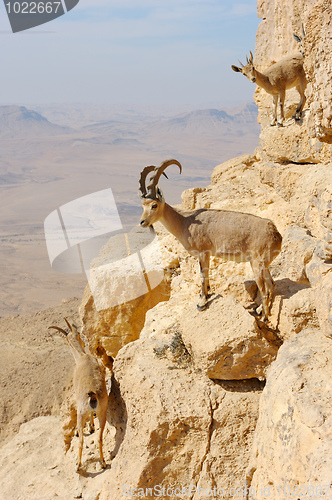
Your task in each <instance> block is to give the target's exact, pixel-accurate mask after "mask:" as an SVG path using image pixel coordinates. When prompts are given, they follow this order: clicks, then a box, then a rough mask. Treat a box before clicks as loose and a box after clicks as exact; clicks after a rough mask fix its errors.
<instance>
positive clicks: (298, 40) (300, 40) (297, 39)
mask: <svg viewBox="0 0 332 500" xmlns="http://www.w3.org/2000/svg"><path fill="white" fill-rule="evenodd" d="M293 37H294V38H295V40H296V41H297V42H299V43H301V42H302V38H301V37H300V36H299V35H295V33H293Z"/></svg>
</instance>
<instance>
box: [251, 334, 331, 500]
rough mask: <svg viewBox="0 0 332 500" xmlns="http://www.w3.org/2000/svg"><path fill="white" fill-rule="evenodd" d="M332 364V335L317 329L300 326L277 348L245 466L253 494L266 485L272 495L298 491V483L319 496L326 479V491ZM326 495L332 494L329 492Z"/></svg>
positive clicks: (258, 495) (260, 493)
mask: <svg viewBox="0 0 332 500" xmlns="http://www.w3.org/2000/svg"><path fill="white" fill-rule="evenodd" d="M331 370H332V343H331V340H329V339H327V338H326V337H324V336H323V335H319V334H317V332H316V331H314V332H312V331H310V330H303V331H302V332H301V333H299V334H298V335H297V336H296V337H294V338H293V339H291V340H288V341H287V342H285V343H284V345H283V346H282V347H281V348H280V350H279V353H278V357H277V359H276V361H275V362H274V363H273V364H272V366H271V369H270V371H269V372H268V376H267V383H266V387H265V389H264V391H263V394H262V398H261V400H260V410H259V415H260V416H259V420H258V424H257V427H256V431H255V438H254V444H253V449H252V455H251V460H250V466H249V468H248V471H247V475H248V486H250V487H251V488H252V493H254V495H253V497H254V498H256V499H261V498H262V499H263V498H265V497H266V496H267V495H268V489H270V494H269V496H270V498H279V496H280V497H282V498H284V497H285V498H287V497H288V496H289V495H292V494H294V495H296V496H299V495H300V486H303V488H305V489H306V492H305V491H304V490H302V495H303V496H305V495H307V496H312V497H313V498H320V497H321V496H322V495H323V493H322V490H323V489H324V485H325V493H326V490H327V489H328V486H327V485H330V482H331V470H332V457H331V453H330V450H331V446H332V435H331V425H332V403H331V395H330V388H331V380H330V379H331ZM309 486H311V487H312V490H310V492H309V491H308V488H309ZM262 488H267V490H266V492H265V496H264V490H262ZM278 488H279V490H278ZM284 488H285V489H284ZM319 488H321V489H319ZM289 491H290V493H288V492H289ZM292 492H293V493H292ZM324 498H332V495H331V492H329V493H328V494H327V495H326V496H324Z"/></svg>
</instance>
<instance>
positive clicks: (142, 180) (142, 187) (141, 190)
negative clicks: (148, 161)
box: [138, 165, 156, 198]
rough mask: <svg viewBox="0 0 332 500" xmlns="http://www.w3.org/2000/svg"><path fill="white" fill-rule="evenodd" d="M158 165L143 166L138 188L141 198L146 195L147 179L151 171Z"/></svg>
mask: <svg viewBox="0 0 332 500" xmlns="http://www.w3.org/2000/svg"><path fill="white" fill-rule="evenodd" d="M155 168H156V167H155V166H153V165H150V166H149V167H145V168H143V170H142V172H141V176H140V178H139V189H138V194H139V196H140V197H141V198H145V195H146V187H145V181H146V178H147V176H148V175H149V173H150V172H152V171H153V170H154V169H155Z"/></svg>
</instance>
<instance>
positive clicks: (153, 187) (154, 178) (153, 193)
mask: <svg viewBox="0 0 332 500" xmlns="http://www.w3.org/2000/svg"><path fill="white" fill-rule="evenodd" d="M170 165H177V166H178V167H179V168H180V174H181V172H182V166H181V163H180V162H178V161H177V160H174V159H172V160H165V161H163V162H162V163H161V164H160V166H159V167H158V168H156V169H155V171H154V173H153V174H152V175H151V179H150V184H149V185H148V186H147V196H148V197H149V198H152V199H156V198H157V185H158V181H159V179H160V177H161V175H162V174H164V175H165V176H166V174H165V173H164V170H166V168H167V167H169V166H170ZM166 177H167V176H166Z"/></svg>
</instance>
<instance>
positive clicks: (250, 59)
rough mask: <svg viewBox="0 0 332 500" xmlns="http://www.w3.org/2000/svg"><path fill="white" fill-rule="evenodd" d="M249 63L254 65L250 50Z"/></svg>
mask: <svg viewBox="0 0 332 500" xmlns="http://www.w3.org/2000/svg"><path fill="white" fill-rule="evenodd" d="M249 63H252V64H254V56H253V55H252V52H251V50H250V58H249Z"/></svg>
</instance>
